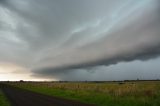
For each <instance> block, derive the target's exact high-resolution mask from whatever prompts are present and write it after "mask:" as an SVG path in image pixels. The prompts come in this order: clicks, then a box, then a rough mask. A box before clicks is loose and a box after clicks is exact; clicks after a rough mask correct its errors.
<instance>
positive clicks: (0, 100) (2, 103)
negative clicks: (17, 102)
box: [0, 90, 10, 106]
mask: <svg viewBox="0 0 160 106" xmlns="http://www.w3.org/2000/svg"><path fill="white" fill-rule="evenodd" d="M0 106H10V103H9V101H8V100H7V98H6V97H5V95H4V94H3V92H2V91H1V90H0Z"/></svg>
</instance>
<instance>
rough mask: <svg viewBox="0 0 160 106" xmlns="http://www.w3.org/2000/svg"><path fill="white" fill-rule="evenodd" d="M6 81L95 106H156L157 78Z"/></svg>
mask: <svg viewBox="0 0 160 106" xmlns="http://www.w3.org/2000/svg"><path fill="white" fill-rule="evenodd" d="M9 85H12V86H15V87H18V88H22V89H25V90H30V91H34V92H37V93H41V94H45V95H50V96H57V97H61V98H66V99H71V100H76V101H80V102H84V103H91V104H95V105H98V106H107V105H108V106H160V101H159V100H160V81H135V82H134V81H132V82H123V83H119V82H103V83H102V82H101V83H95V82H11V83H9Z"/></svg>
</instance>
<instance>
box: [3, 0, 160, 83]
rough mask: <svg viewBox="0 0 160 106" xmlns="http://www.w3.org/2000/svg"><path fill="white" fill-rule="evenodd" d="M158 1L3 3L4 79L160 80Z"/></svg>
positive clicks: (17, 0) (21, 0)
mask: <svg viewBox="0 0 160 106" xmlns="http://www.w3.org/2000/svg"><path fill="white" fill-rule="evenodd" d="M159 56H160V0H0V80H20V79H23V80H130V79H137V78H139V79H160V57H159Z"/></svg>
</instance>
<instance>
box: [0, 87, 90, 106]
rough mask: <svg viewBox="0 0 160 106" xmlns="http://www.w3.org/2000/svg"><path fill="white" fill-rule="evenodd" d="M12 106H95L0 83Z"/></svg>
mask: <svg viewBox="0 0 160 106" xmlns="http://www.w3.org/2000/svg"><path fill="white" fill-rule="evenodd" d="M0 86H1V88H2V90H3V91H4V93H5V94H6V96H7V97H8V99H9V100H10V102H11V103H12V106H93V105H89V104H83V103H80V102H76V101H72V100H66V99H62V98H58V97H52V96H46V95H42V94H39V93H35V92H31V91H27V90H22V89H18V88H14V87H10V86H4V85H0Z"/></svg>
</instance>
